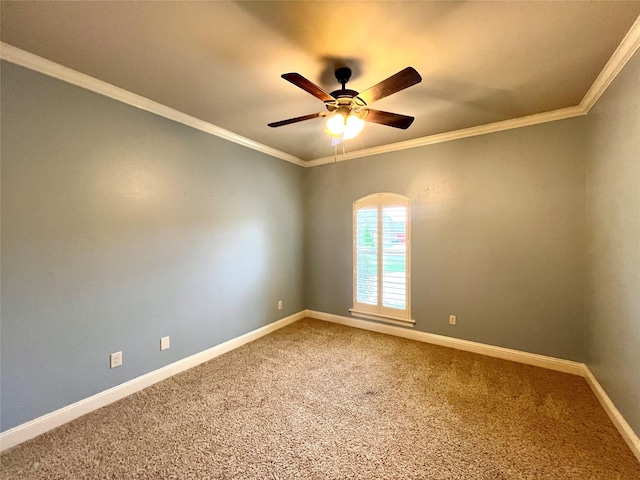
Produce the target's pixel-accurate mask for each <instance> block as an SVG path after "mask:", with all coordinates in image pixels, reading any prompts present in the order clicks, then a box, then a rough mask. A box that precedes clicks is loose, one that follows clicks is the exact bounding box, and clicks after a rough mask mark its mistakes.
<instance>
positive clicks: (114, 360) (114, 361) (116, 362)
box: [109, 352, 122, 368]
mask: <svg viewBox="0 0 640 480" xmlns="http://www.w3.org/2000/svg"><path fill="white" fill-rule="evenodd" d="M109 365H110V367H109V368H116V367H119V366H120V365H122V352H116V353H112V354H111V355H109Z"/></svg>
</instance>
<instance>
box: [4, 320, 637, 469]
mask: <svg viewBox="0 0 640 480" xmlns="http://www.w3.org/2000/svg"><path fill="white" fill-rule="evenodd" d="M2 478H3V479H14V478H16V479H17V478H25V479H39V478H43V479H45V478H46V479H56V478H60V479H76V478H82V479H94V478H95V479H108V478H112V479H129V478H149V479H152V478H159V479H163V478H171V479H183V478H189V479H207V478H212V479H213V478H256V479H271V478H272V479H290V478H305V479H307V478H311V479H325V478H326V479H346V478H359V479H383V478H384V479H405V478H406V479H409V478H411V479H524V478H530V479H563V480H566V479H580V480H584V479H640V463H638V461H637V460H636V459H635V457H633V455H632V453H631V452H630V450H629V449H628V447H627V446H626V445H625V443H624V442H623V440H622V438H621V437H620V436H619V434H618V432H617V431H616V429H615V428H614V426H613V425H612V424H611V422H610V421H609V419H608V418H607V416H606V414H605V412H604V410H602V408H601V407H600V406H599V404H598V402H597V400H596V398H595V397H594V395H593V394H592V392H591V391H590V389H589V387H588V385H587V384H586V382H585V381H584V379H582V378H580V377H577V376H573V375H567V374H562V373H557V372H552V371H548V370H544V369H541V368H536V367H530V366H527V365H520V364H517V363H512V362H507V361H503V360H498V359H493V358H489V357H483V356H480V355H475V354H471V353H466V352H460V351H456V350H451V349H447V348H443V347H437V346H433V345H427V344H423V343H418V342H414V341H410V340H404V339H399V338H395V337H389V336H385V335H381V334H377V333H372V332H367V331H362V330H357V329H353V328H348V327H343V326H339V325H334V324H330V323H326V322H321V321H317V320H308V319H307V320H303V321H300V322H297V323H295V324H293V325H291V326H289V327H286V328H284V329H281V330H279V331H277V332H275V333H273V334H271V335H269V336H267V337H263V338H262V339H260V340H257V341H255V342H253V343H251V344H249V345H246V346H244V347H241V348H239V349H237V350H234V351H232V352H230V353H227V354H226V355H223V356H221V357H218V358H216V359H214V360H212V361H210V362H208V363H206V364H203V365H201V366H199V367H196V368H194V369H192V370H189V371H187V372H184V373H182V374H180V375H177V376H175V377H173V378H171V379H168V380H166V381H164V382H162V383H158V384H156V385H154V386H153V387H150V388H148V389H146V390H144V391H142V392H139V393H137V394H134V395H132V396H130V397H128V398H125V399H124V400H121V401H119V402H117V403H114V404H112V405H109V406H107V407H105V408H102V409H100V410H98V411H96V412H93V413H90V414H88V415H86V416H84V417H82V418H80V419H78V420H76V421H74V422H72V423H69V424H67V425H64V426H62V427H60V428H58V429H56V430H53V431H51V432H49V433H47V434H44V435H42V436H41V437H39V438H36V439H34V440H32V441H29V442H27V443H25V444H22V445H20V446H18V447H16V448H14V449H12V450H10V451H8V452H6V453H5V454H4V455H2Z"/></svg>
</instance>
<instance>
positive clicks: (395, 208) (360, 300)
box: [352, 193, 410, 321]
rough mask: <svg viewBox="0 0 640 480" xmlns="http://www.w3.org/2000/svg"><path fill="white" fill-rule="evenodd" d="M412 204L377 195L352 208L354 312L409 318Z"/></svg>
mask: <svg viewBox="0 0 640 480" xmlns="http://www.w3.org/2000/svg"><path fill="white" fill-rule="evenodd" d="M409 212H410V204H409V199H408V198H407V197H404V196H402V195H396V194H391V193H378V194H374V195H369V196H367V197H364V198H361V199H360V200H358V201H357V202H355V203H354V206H353V245H354V246H353V263H354V270H353V291H354V294H353V297H354V298H353V305H354V306H353V309H352V311H353V312H356V313H366V314H373V315H376V316H382V317H388V318H391V319H399V320H407V321H409V319H410V308H409V304H410V302H409V297H410V295H409V293H410V274H409V270H410V262H409V253H410V250H409V245H410V220H409Z"/></svg>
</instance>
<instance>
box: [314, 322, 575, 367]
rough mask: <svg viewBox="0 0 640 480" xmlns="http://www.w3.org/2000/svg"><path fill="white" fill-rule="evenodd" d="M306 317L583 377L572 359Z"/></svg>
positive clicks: (362, 323) (379, 326) (403, 329)
mask: <svg viewBox="0 0 640 480" xmlns="http://www.w3.org/2000/svg"><path fill="white" fill-rule="evenodd" d="M306 315H307V316H308V317H311V318H316V319H318V320H325V321H328V322H333V323H339V324H341V325H346V326H349V327H356V328H361V329H363V330H370V331H373V332H378V333H386V334H387V335H394V336H396V337H402V338H407V339H409V340H416V341H418V342H424V343H432V344H434V345H440V346H443V347H449V348H455V349H456V350H464V351H466V352H473V353H479V354H481V355H486V356H489V357H496V358H502V359H504V360H511V361H513V362H518V363H526V364H527V365H534V366H536V367H543V368H548V369H550V370H557V371H559V372H564V373H571V374H573V375H580V376H582V375H583V372H584V364H583V363H578V362H572V361H571V360H563V359H560V358H554V357H547V356H544V355H538V354H535V353H527V352H521V351H519V350H511V349H509V348H503V347H495V346H493V345H487V344H485V343H477V342H470V341H469V340H460V339H458V338H452V337H445V336H444V335H436V334H434V333H426V332H420V331H418V330H414V329H411V330H410V329H408V328H402V327H396V326H393V325H383V324H381V323H373V322H368V321H366V320H359V319H357V318H351V317H343V316H341V315H334V314H331V313H323V312H316V311H313V310H307V312H306Z"/></svg>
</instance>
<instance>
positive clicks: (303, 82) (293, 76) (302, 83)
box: [282, 73, 335, 102]
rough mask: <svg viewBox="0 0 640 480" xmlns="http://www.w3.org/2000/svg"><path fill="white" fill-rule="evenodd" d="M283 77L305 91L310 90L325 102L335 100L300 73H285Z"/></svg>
mask: <svg viewBox="0 0 640 480" xmlns="http://www.w3.org/2000/svg"><path fill="white" fill-rule="evenodd" d="M282 78H284V79H285V80H286V81H287V82H291V83H293V84H294V85H295V86H296V87H300V88H301V89H302V90H304V91H305V92H309V93H310V94H311V95H313V96H314V97H316V98H319V99H320V100H322V101H323V102H330V101H332V100H335V98H333V97H332V96H331V95H329V94H328V93H327V92H325V91H324V90H322V89H321V88H320V87H319V86H317V85H316V84H315V83H313V82H311V81H310V80H307V79H306V78H304V77H303V76H302V75H300V74H299V73H285V74H283V75H282Z"/></svg>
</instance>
